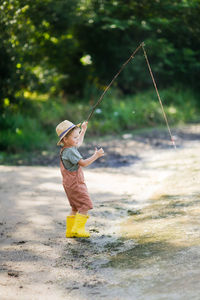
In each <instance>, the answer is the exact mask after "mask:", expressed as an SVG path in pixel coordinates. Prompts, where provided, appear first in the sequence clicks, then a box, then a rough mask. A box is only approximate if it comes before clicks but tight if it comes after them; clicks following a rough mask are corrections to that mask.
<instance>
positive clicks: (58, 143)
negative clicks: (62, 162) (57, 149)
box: [57, 123, 81, 146]
mask: <svg viewBox="0 0 200 300" xmlns="http://www.w3.org/2000/svg"><path fill="white" fill-rule="evenodd" d="M80 126H81V123H79V124H77V125H75V124H74V126H73V127H72V128H70V129H69V130H68V131H66V132H65V134H64V135H63V136H62V137H61V138H60V139H59V141H58V142H57V146H60V145H62V143H61V141H62V139H63V138H64V137H65V136H66V134H68V133H69V132H70V131H71V130H72V129H73V128H74V127H80Z"/></svg>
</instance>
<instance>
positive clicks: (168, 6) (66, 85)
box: [0, 0, 200, 109]
mask: <svg viewBox="0 0 200 300" xmlns="http://www.w3.org/2000/svg"><path fill="white" fill-rule="evenodd" d="M0 3H1V4H0V15H1V18H0V55H1V62H0V81H1V85H0V97H1V98H0V108H1V109H4V105H3V103H4V99H5V98H6V99H9V101H10V102H15V103H18V100H17V98H18V92H19V91H21V90H28V91H30V92H33V91H37V92H39V93H47V92H48V93H50V94H54V95H58V94H59V95H62V96H63V97H65V98H68V99H69V95H70V96H73V97H72V99H74V98H79V99H83V98H84V95H85V94H87V95H88V96H89V98H90V99H92V98H94V97H95V90H96V89H102V88H103V87H104V86H105V85H107V84H108V83H109V82H110V80H111V79H112V78H113V76H114V74H115V73H116V72H117V71H118V70H119V68H120V66H121V65H122V64H123V63H124V61H125V60H126V59H127V58H128V57H129V56H130V54H131V53H132V52H133V50H134V49H135V48H136V47H137V46H138V44H139V43H140V42H141V41H145V44H146V49H147V52H148V54H149V58H150V62H151V65H152V69H153V71H154V73H155V76H156V78H158V79H159V86H160V87H162V88H168V87H170V86H171V85H174V83H176V85H177V83H180V84H185V85H186V86H191V87H192V88H194V89H199V84H198V83H199V81H200V63H199V61H200V52H199V48H200V32H199V22H198V19H199V13H200V2H199V0H192V1H187V0H181V1H169V0H162V1H159V0H158V1H147V0H133V1H128V2H127V1H122V0H115V1H114V0H113V1H106V0H101V1H98V0H90V1H86V0H82V1H78V0H67V1H64V0H58V1H53V0H46V1H42V0H35V1H30V0H24V1H19V0H5V1H1V2H0ZM114 85H115V87H117V88H118V89H119V90H120V91H121V92H123V93H124V94H125V95H131V94H134V93H138V92H141V91H142V90H144V89H147V88H148V89H149V88H150V87H151V85H152V82H151V79H150V77H149V74H148V70H147V69H146V64H145V60H144V57H143V53H142V50H140V52H138V54H137V55H136V57H135V58H134V60H133V61H132V62H131V63H130V64H129V65H128V66H127V67H126V68H125V70H124V71H123V72H122V74H121V75H120V77H119V78H118V80H116V82H115V84H114ZM88 87H93V88H91V89H90V90H89V89H88Z"/></svg>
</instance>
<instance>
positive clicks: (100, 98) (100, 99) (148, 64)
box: [87, 42, 176, 149]
mask: <svg viewBox="0 0 200 300" xmlns="http://www.w3.org/2000/svg"><path fill="white" fill-rule="evenodd" d="M144 46H145V44H144V42H142V43H141V44H140V45H139V46H138V47H137V48H136V49H135V51H134V52H133V53H132V54H131V56H130V57H129V59H127V61H126V62H125V63H124V64H123V65H122V67H121V68H120V69H119V71H118V72H117V74H116V75H115V76H114V77H113V79H112V80H111V82H110V83H109V84H108V86H107V87H106V88H105V90H104V91H103V93H102V95H101V96H100V97H99V99H98V101H97V102H96V104H95V105H94V106H93V108H92V110H91V112H90V114H89V116H88V118H87V122H88V121H89V120H90V119H91V117H92V115H93V113H94V111H95V109H96V107H97V106H98V105H99V104H100V103H101V101H102V100H103V97H104V96H105V94H106V92H107V91H108V90H109V88H110V87H111V85H112V84H113V82H114V81H115V79H116V78H117V77H118V76H119V74H120V73H121V72H122V71H123V69H124V68H125V66H126V65H127V64H128V63H129V62H130V61H131V60H132V59H133V58H134V57H135V54H136V53H137V52H138V50H139V49H140V48H141V47H142V49H143V52H144V57H145V59H146V63H147V66H148V69H149V72H150V75H151V78H152V81H153V85H154V87H155V90H156V94H157V96H158V100H159V103H160V106H161V110H162V114H163V116H164V119H165V122H166V125H167V129H168V132H169V135H170V139H171V142H172V145H173V146H174V148H175V149H176V144H175V141H174V139H173V136H172V133H171V129H170V127H169V122H168V119H167V116H166V113H165V111H164V107H163V104H162V100H161V98H160V95H159V92H158V88H157V85H156V82H155V79H154V76H153V73H152V70H151V67H150V63H149V60H148V57H147V53H146V51H145V49H144Z"/></svg>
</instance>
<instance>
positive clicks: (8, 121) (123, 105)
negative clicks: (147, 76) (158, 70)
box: [0, 87, 200, 153]
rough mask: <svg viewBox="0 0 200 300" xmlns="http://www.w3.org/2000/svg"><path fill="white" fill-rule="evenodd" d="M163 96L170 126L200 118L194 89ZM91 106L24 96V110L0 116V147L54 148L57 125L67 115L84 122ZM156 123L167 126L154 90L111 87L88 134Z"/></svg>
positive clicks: (17, 150)
mask: <svg viewBox="0 0 200 300" xmlns="http://www.w3.org/2000/svg"><path fill="white" fill-rule="evenodd" d="M160 96H161V98H162V100H163V105H164V109H165V112H166V114H167V117H168V120H169V123H170V126H172V125H176V124H179V123H184V122H197V121H199V120H200V119H199V118H200V112H199V108H198V105H197V101H198V99H197V98H196V96H195V94H194V93H193V92H192V91H191V90H184V91H183V90H182V89H178V88H177V87H174V88H171V89H166V90H162V91H161V92H160ZM90 109H91V107H90V106H89V105H88V104H86V103H85V104H83V102H81V103H76V102H74V103H71V102H66V101H63V99H62V98H50V99H46V100H43V99H40V100H39V97H38V100H37V101H33V100H32V99H31V100H29V99H25V100H23V101H22V100H21V108H20V110H16V109H14V108H13V109H12V110H11V107H10V106H9V107H8V108H7V109H6V111H5V112H4V113H3V114H2V115H1V116H0V127H1V138H0V151H7V152H8V153H20V152H21V153H23V152H28V151H36V150H45V149H48V148H49V147H50V148H51V147H52V145H55V144H56V141H57V136H56V133H55V127H56V125H57V124H58V123H59V122H61V121H63V120H65V119H68V120H71V121H72V122H74V123H80V122H83V121H84V120H86V119H87V117H88V115H89V112H90ZM154 126H164V127H165V126H166V125H165V121H164V118H163V115H162V112H161V108H160V104H159V101H158V99H157V95H156V93H155V91H154V90H150V91H147V92H143V93H140V94H137V95H135V96H127V97H121V96H120V95H119V94H118V93H117V92H116V91H115V90H110V91H109V93H108V94H107V96H105V98H104V100H103V101H102V103H101V105H100V106H99V107H98V108H97V109H96V110H95V112H94V115H93V117H92V119H91V121H90V122H89V125H88V134H89V136H94V135H95V136H102V135H105V134H121V133H122V132H125V131H134V130H136V129H139V128H145V127H154Z"/></svg>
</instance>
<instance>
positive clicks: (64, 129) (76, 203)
mask: <svg viewBox="0 0 200 300" xmlns="http://www.w3.org/2000/svg"><path fill="white" fill-rule="evenodd" d="M87 124H88V122H83V123H82V125H81V124H78V125H74V124H73V123H72V122H70V121H67V120H65V121H63V122H61V123H60V124H58V126H57V127H56V132H57V135H58V137H59V141H58V143H57V145H61V144H63V147H62V149H61V151H60V169H61V173H62V177H63V187H64V190H65V192H66V194H67V197H68V200H69V203H70V206H71V215H70V216H67V220H66V225H67V229H66V237H90V234H89V232H87V231H85V224H86V222H87V219H88V218H89V216H88V215H87V212H88V210H89V209H92V208H93V205H92V201H91V199H90V196H89V194H88V190H87V187H86V184H85V181H84V175H83V171H82V167H87V166H89V165H90V164H92V163H93V162H94V161H95V160H96V159H98V158H99V157H101V156H103V155H104V151H103V149H102V148H101V149H99V150H97V148H95V152H94V154H93V155H92V156H90V157H89V158H87V159H83V158H82V156H81V154H80V153H79V151H78V150H77V148H78V147H79V146H80V145H81V144H82V142H83V139H84V136H85V132H86V130H87ZM80 125H81V131H80V128H79V127H80Z"/></svg>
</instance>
